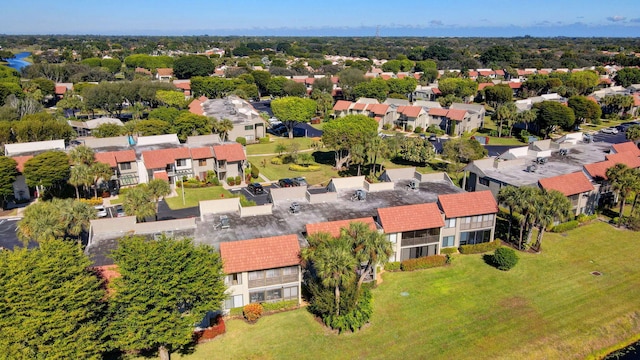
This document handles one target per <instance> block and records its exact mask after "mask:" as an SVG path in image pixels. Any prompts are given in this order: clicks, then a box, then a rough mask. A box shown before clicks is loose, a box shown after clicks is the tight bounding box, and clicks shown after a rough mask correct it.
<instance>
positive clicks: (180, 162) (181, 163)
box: [176, 159, 187, 167]
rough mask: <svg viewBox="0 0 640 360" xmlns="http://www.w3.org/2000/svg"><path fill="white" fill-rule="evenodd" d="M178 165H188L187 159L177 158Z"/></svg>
mask: <svg viewBox="0 0 640 360" xmlns="http://www.w3.org/2000/svg"><path fill="white" fill-rule="evenodd" d="M176 166H179V167H180V166H187V159H178V160H176Z"/></svg>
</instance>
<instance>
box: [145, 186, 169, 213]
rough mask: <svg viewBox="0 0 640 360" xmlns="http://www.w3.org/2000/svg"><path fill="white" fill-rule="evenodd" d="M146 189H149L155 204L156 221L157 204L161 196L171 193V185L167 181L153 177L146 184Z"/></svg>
mask: <svg viewBox="0 0 640 360" xmlns="http://www.w3.org/2000/svg"><path fill="white" fill-rule="evenodd" d="M147 189H148V190H149V194H150V195H151V199H152V200H153V203H154V204H155V212H156V221H158V204H159V203H160V200H161V199H162V198H164V197H165V196H167V195H169V194H171V186H170V185H169V183H168V182H166V181H164V180H162V179H153V180H150V181H149V183H148V184H147Z"/></svg>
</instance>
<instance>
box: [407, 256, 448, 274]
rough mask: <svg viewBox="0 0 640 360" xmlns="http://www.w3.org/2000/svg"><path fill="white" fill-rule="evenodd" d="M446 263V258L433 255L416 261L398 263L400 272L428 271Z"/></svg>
mask: <svg viewBox="0 0 640 360" xmlns="http://www.w3.org/2000/svg"><path fill="white" fill-rule="evenodd" d="M446 263H447V256H445V255H433V256H424V257H419V258H416V259H408V260H405V261H403V262H402V263H400V268H401V269H402V271H413V270H419V269H429V268H434V267H438V266H444V265H445V264H446Z"/></svg>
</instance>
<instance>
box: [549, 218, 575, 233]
mask: <svg viewBox="0 0 640 360" xmlns="http://www.w3.org/2000/svg"><path fill="white" fill-rule="evenodd" d="M578 226H580V222H579V221H578V220H571V221H567V222H565V223H562V224H558V225H556V226H554V227H553V228H552V229H551V231H552V232H554V233H561V232H565V231H569V230H573V229H575V228H577V227H578Z"/></svg>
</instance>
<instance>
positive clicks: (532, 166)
mask: <svg viewBox="0 0 640 360" xmlns="http://www.w3.org/2000/svg"><path fill="white" fill-rule="evenodd" d="M537 169H538V167H537V166H535V165H529V166H527V172H530V173H533V172H536V170H537Z"/></svg>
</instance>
